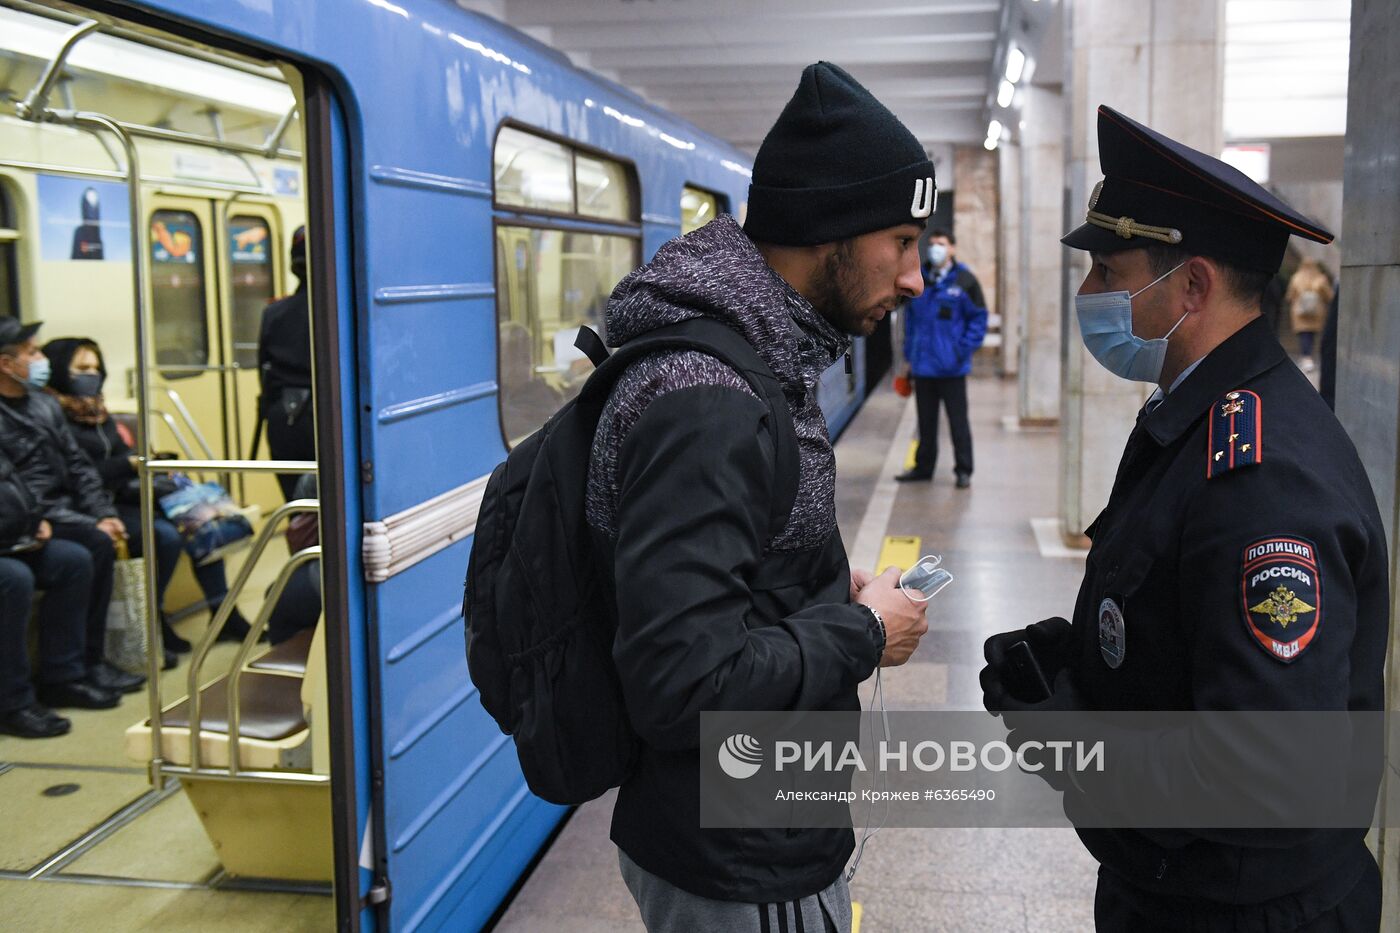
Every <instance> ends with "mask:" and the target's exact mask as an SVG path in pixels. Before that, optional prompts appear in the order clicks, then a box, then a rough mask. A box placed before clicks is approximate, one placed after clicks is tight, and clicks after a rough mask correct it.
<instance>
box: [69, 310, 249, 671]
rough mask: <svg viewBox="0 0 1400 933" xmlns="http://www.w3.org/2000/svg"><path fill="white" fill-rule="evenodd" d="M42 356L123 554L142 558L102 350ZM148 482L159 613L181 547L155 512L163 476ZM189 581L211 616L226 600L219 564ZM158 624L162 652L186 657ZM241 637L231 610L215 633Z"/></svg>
mask: <svg viewBox="0 0 1400 933" xmlns="http://www.w3.org/2000/svg"><path fill="white" fill-rule="evenodd" d="M44 355H45V356H46V357H48V359H49V365H50V366H51V367H52V374H51V375H50V376H49V385H48V392H49V394H51V395H52V396H53V397H54V398H56V399H58V403H59V405H60V406H62V408H63V415H64V417H65V418H67V419H68V428H69V430H70V431H72V433H73V438H74V439H75V440H76V441H77V442H78V446H79V447H81V448H82V450H83V453H85V454H87V456H88V458H89V459H91V460H92V462H93V463H94V464H95V465H96V467H97V473H98V475H99V476H101V477H102V484H103V486H104V487H105V488H106V490H107V492H108V493H109V494H110V495H111V496H112V499H113V500H114V503H115V505H116V509H117V516H118V517H119V518H120V519H121V520H122V524H124V525H125V526H126V532H127V536H128V537H127V549H128V551H129V552H130V554H131V556H132V557H140V556H142V555H143V554H144V553H145V547H144V544H143V543H142V540H141V481H140V479H139V478H138V476H137V472H136V452H135V451H134V450H132V448H131V445H130V444H129V443H127V440H126V438H125V437H123V436H122V432H121V431H120V430H119V429H118V426H117V422H116V421H115V420H114V419H113V418H112V416H111V415H110V414H109V413H108V412H107V406H106V404H105V403H104V400H103V396H102V386H103V383H105V382H106V380H107V367H106V364H105V363H104V362H103V359H102V349H101V348H100V347H99V346H98V345H97V343H96V341H93V340H90V339H88V338H86V337H60V338H59V339H57V340H50V341H49V342H48V343H46V344H44ZM154 482H155V490H156V499H157V501H156V502H155V503H152V505H153V507H154V508H155V509H156V514H155V535H156V548H155V551H156V554H155V556H156V606H157V607H159V606H161V605H162V604H163V602H164V600H165V591H166V588H167V587H168V586H169V585H170V578H171V577H173V576H174V575H175V565H176V563H177V562H178V561H179V560H180V554H181V552H182V550H183V543H184V542H183V540H182V539H181V537H180V532H179V531H178V530H177V529H176V528H175V526H174V525H173V524H171V523H170V522H169V521H167V520H166V519H165V517H164V516H163V515H162V514H161V512H160V503H159V499H160V496H161V495H162V494H163V493H169V492H172V491H173V488H172V487H171V486H170V481H169V480H168V479H167V478H166V477H164V476H156V477H155V480H154ZM194 576H195V579H196V580H197V581H198V582H199V589H200V591H201V592H203V593H204V600H205V604H206V605H207V606H208V607H209V611H210V612H211V613H212V612H215V611H217V610H218V608H219V604H220V603H222V602H223V601H224V597H225V596H227V595H228V579H227V577H226V576H225V573H224V563H223V561H215V562H214V563H212V564H204V565H200V564H197V563H196V564H195V565H194ZM160 618H161V631H162V633H163V637H164V642H165V647H166V649H167V650H170V651H175V652H179V653H184V652H186V651H189V650H190V643H189V642H188V641H186V640H185V639H183V638H181V637H180V636H179V635H178V634H176V633H175V630H174V629H173V628H171V627H170V623H169V621H168V620H167V619H166V617H165V612H164V611H163V610H162V611H161V617H160ZM246 634H248V623H247V622H246V621H245V620H244V619H243V616H242V615H240V614H239V612H238V608H237V607H234V609H233V613H232V614H231V615H230V616H229V618H228V622H227V623H226V624H225V625H224V628H223V630H222V631H221V632H220V633H219V640H221V641H238V640H241V639H242V638H243V636H244V635H246Z"/></svg>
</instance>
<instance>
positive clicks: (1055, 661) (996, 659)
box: [978, 616, 1074, 716]
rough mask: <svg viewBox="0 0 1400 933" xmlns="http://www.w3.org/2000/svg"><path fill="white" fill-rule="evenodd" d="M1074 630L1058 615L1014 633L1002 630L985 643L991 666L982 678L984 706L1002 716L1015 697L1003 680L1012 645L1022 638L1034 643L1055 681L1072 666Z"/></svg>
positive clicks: (1047, 676) (1033, 648) (1048, 677)
mask: <svg viewBox="0 0 1400 933" xmlns="http://www.w3.org/2000/svg"><path fill="white" fill-rule="evenodd" d="M1073 632H1074V629H1073V628H1072V627H1071V626H1070V624H1069V622H1068V621H1067V620H1065V619H1061V618H1059V617H1058V616H1057V617H1055V618H1053V619H1045V620H1043V621H1040V622H1037V623H1035V624H1034V625H1028V626H1026V627H1025V628H1023V629H1017V630H1016V631H1014V632H1002V633H1001V634H1000V635H993V636H992V637H991V638H988V639H987V641H986V643H985V644H984V645H983V646H982V655H983V657H985V658H986V659H987V666H986V667H984V668H982V673H981V674H980V675H979V677H978V679H979V680H980V682H981V684H982V705H983V706H985V707H986V708H987V712H989V713H991V714H992V715H993V716H996V715H999V714H1000V713H1001V711H1002V710H1003V709H1006V708H1007V705H1006V702H1005V701H1006V700H1008V699H1011V695H1010V693H1009V692H1008V691H1007V689H1006V686H1005V684H1004V683H1003V679H1004V678H1005V676H1006V651H1007V649H1008V648H1010V647H1011V646H1012V645H1014V644H1016V642H1018V641H1024V642H1026V643H1027V644H1028V645H1030V647H1031V651H1032V652H1034V653H1035V659H1036V661H1037V662H1038V663H1039V664H1040V669H1041V671H1042V672H1043V673H1044V674H1045V679H1046V680H1049V681H1051V682H1052V683H1053V682H1054V681H1055V677H1056V675H1057V674H1058V673H1059V672H1060V671H1061V670H1062V669H1064V668H1065V667H1066V666H1068V662H1069V659H1070V650H1071V636H1072V634H1073Z"/></svg>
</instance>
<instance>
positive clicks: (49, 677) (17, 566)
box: [0, 325, 120, 739]
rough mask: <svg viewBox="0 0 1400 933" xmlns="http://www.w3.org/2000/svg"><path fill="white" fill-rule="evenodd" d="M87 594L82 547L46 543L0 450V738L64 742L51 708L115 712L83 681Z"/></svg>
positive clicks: (40, 521)
mask: <svg viewBox="0 0 1400 933" xmlns="http://www.w3.org/2000/svg"><path fill="white" fill-rule="evenodd" d="M0 326H3V325H0ZM35 589H41V590H43V592H44V596H43V599H42V600H41V601H40V603H39V676H38V688H37V690H36V689H35V684H34V683H33V682H31V680H30V671H29V644H28V634H29V604H30V602H31V600H32V599H33V598H34V591H35ZM91 589H92V558H91V557H90V556H88V552H87V551H86V550H84V549H83V548H82V546H81V545H77V544H74V543H73V542H72V541H55V540H54V539H53V528H52V526H50V525H49V523H48V522H47V521H45V520H44V518H43V515H42V513H41V512H40V509H39V503H38V500H36V499H35V498H34V497H33V496H32V495H30V494H29V490H28V488H27V487H26V486H25V485H24V481H23V480H22V479H20V476H19V473H18V472H16V470H15V468H14V464H12V463H10V460H9V458H8V457H6V456H5V454H4V452H3V451H0V734H4V735H17V736H19V737H20V738H24V739H46V738H51V737H53V736H56V735H63V734H64V733H65V732H67V731H68V730H69V728H71V727H72V723H71V722H69V721H68V720H67V719H64V718H63V717H62V716H59V715H57V714H56V713H54V711H53V710H52V709H50V707H53V706H77V707H82V708H84V709H107V708H109V707H113V706H116V705H117V702H118V701H119V700H120V696H119V695H118V694H117V693H115V692H113V691H110V690H104V689H102V688H101V687H96V686H93V685H92V684H90V683H88V682H87V681H86V679H85V678H86V675H87V672H86V670H85V669H84V667H83V643H84V638H85V632H84V626H85V623H86V619H87V600H88V593H89V591H90V590H91Z"/></svg>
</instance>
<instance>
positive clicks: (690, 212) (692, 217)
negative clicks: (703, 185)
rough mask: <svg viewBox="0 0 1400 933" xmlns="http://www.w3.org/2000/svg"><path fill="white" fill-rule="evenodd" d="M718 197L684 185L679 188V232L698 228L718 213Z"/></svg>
mask: <svg viewBox="0 0 1400 933" xmlns="http://www.w3.org/2000/svg"><path fill="white" fill-rule="evenodd" d="M719 209H720V205H719V197H718V196H717V195H713V194H711V193H710V192H708V191H702V190H701V189H699V188H692V187H690V186H689V185H686V186H685V187H684V188H682V189H681V233H683V234H685V233H689V232H690V231H692V230H699V229H700V228H701V227H703V226H705V224H707V223H709V222H710V221H712V220H714V219H715V217H716V216H717V215H718V214H719Z"/></svg>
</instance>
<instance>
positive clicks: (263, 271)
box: [228, 217, 273, 369]
mask: <svg viewBox="0 0 1400 933" xmlns="http://www.w3.org/2000/svg"><path fill="white" fill-rule="evenodd" d="M228 243H229V274H230V276H231V277H232V278H233V309H232V317H233V320H232V328H233V358H234V360H235V362H237V364H238V365H239V366H240V367H243V368H244V369H248V368H254V367H256V366H257V365H258V331H259V330H260V329H261V327H262V313H263V309H264V308H266V307H267V303H268V302H269V301H271V300H272V297H273V279H272V230H271V228H270V227H268V225H267V221H266V220H263V219H262V218H261V217H233V218H230V219H229V222H228Z"/></svg>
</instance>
